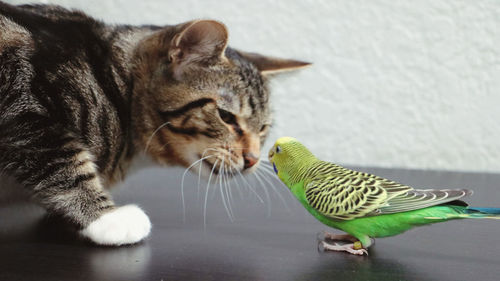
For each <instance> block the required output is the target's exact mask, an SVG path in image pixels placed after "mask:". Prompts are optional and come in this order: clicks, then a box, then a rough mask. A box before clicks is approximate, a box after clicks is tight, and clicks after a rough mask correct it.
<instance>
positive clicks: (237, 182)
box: [229, 161, 243, 200]
mask: <svg viewBox="0 0 500 281" xmlns="http://www.w3.org/2000/svg"><path fill="white" fill-rule="evenodd" d="M231 163H232V161H231V162H230V164H231ZM229 170H230V171H231V174H232V175H234V173H233V165H232V164H231V165H229ZM233 178H234V176H233ZM234 182H235V183H236V184H237V185H238V187H237V188H236V190H238V195H239V196H240V200H243V194H242V187H241V185H240V182H239V181H238V180H237V179H236V178H234Z"/></svg>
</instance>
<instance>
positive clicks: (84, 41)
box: [0, 2, 308, 245]
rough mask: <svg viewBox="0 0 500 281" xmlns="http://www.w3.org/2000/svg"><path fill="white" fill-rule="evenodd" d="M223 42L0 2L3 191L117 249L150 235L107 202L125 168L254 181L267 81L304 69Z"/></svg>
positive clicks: (145, 224)
mask: <svg viewBox="0 0 500 281" xmlns="http://www.w3.org/2000/svg"><path fill="white" fill-rule="evenodd" d="M227 41H228V31H227V29H226V27H225V26H224V25H223V24H222V23H220V22H218V21H214V20H194V21H189V22H186V23H181V24H178V25H171V26H129V25H114V26H111V25H106V24H105V23H103V22H100V21H97V20H95V19H93V18H91V17H90V16H88V15H86V14H84V13H83V12H80V11H74V10H67V9H65V8H62V7H59V6H53V5H21V6H13V5H10V4H6V3H3V2H0V66H1V68H0V173H1V177H2V178H3V180H2V182H3V184H2V183H0V189H2V190H8V189H11V190H12V189H17V191H20V190H22V192H23V193H26V194H27V195H28V196H29V197H30V199H31V200H33V201H35V202H36V203H38V204H40V205H41V206H42V207H44V208H45V209H46V210H47V211H48V213H49V214H54V215H58V216H62V217H64V218H66V219H67V220H68V221H70V222H72V223H73V224H74V225H75V226H77V229H78V231H79V233H81V234H82V235H83V236H84V237H86V238H87V239H89V240H90V241H93V242H94V243H96V244H102V245H124V244H133V243H136V242H139V241H141V240H143V239H144V238H145V237H147V236H148V234H149V232H150V229H151V223H150V221H149V218H148V216H147V215H146V214H145V213H144V211H143V210H142V209H140V208H139V207H138V206H136V205H126V206H116V205H115V204H114V202H113V200H112V198H111V197H110V194H109V192H108V191H107V190H108V188H109V187H111V186H112V185H114V184H115V183H116V182H119V181H121V180H123V179H124V178H125V176H126V175H127V174H130V166H131V163H133V160H134V159H137V158H140V157H141V156H144V155H147V157H148V158H150V159H151V160H152V161H153V162H154V163H156V164H158V165H164V166H169V165H180V166H184V167H187V166H189V165H191V164H192V163H193V162H195V161H197V160H199V159H203V160H202V161H201V165H202V166H203V170H204V172H205V174H209V173H210V172H211V171H213V172H214V173H218V172H219V170H220V169H221V165H224V168H225V170H226V171H228V170H233V171H236V170H237V171H240V172H247V173H248V172H251V171H252V170H254V169H255V168H256V166H257V165H258V162H259V156H260V147H261V146H262V144H263V142H264V140H265V139H266V136H267V134H268V132H269V127H270V125H271V122H272V119H271V112H270V102H269V91H268V87H267V81H268V78H269V77H271V76H272V74H274V73H277V72H281V71H288V70H294V69H298V68H302V67H304V66H307V65H308V63H305V62H301V61H297V60H288V59H278V58H271V57H266V56H263V55H259V54H255V53H247V52H243V51H239V50H236V49H233V48H230V47H228V46H227ZM221 159H224V160H225V161H218V160H221ZM221 162H222V163H223V164H221ZM229 176H231V175H229ZM3 193H5V192H3ZM0 195H2V193H0Z"/></svg>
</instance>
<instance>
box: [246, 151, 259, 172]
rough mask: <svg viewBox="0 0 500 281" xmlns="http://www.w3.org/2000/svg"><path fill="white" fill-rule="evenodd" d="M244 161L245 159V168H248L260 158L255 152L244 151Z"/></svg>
mask: <svg viewBox="0 0 500 281" xmlns="http://www.w3.org/2000/svg"><path fill="white" fill-rule="evenodd" d="M243 161H244V166H243V169H248V168H251V167H253V166H254V165H255V164H257V162H259V158H258V157H257V156H255V155H254V154H253V153H243Z"/></svg>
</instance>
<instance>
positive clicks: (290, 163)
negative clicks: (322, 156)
mask: <svg viewBox="0 0 500 281" xmlns="http://www.w3.org/2000/svg"><path fill="white" fill-rule="evenodd" d="M317 160H318V159H317V158H316V157H315V156H314V155H313V154H312V153H311V152H310V151H309V149H307V148H306V147H305V146H304V145H303V144H302V143H300V142H299V141H298V140H296V139H295V138H292V137H281V138H279V139H278V140H277V141H276V143H275V144H274V145H273V147H272V148H271V149H270V150H269V162H271V165H272V166H273V169H274V172H275V173H276V174H277V175H278V177H279V178H280V179H281V180H282V181H283V182H284V183H285V184H286V185H288V186H289V187H290V185H293V184H295V183H296V181H297V180H298V179H299V178H300V177H299V176H300V175H302V174H303V173H304V172H305V169H307V167H309V164H310V163H311V162H314V161H317Z"/></svg>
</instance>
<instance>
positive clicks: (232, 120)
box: [219, 108, 237, 125]
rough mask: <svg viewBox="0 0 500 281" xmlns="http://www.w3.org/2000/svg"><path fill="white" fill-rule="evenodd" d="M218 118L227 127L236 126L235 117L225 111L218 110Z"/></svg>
mask: <svg viewBox="0 0 500 281" xmlns="http://www.w3.org/2000/svg"><path fill="white" fill-rule="evenodd" d="M219 116H220V118H221V119H222V121H224V122H225V123H226V124H229V125H236V124H237V123H236V117H235V116H234V114H232V113H231V112H229V111H227V110H224V109H222V108H219Z"/></svg>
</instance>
